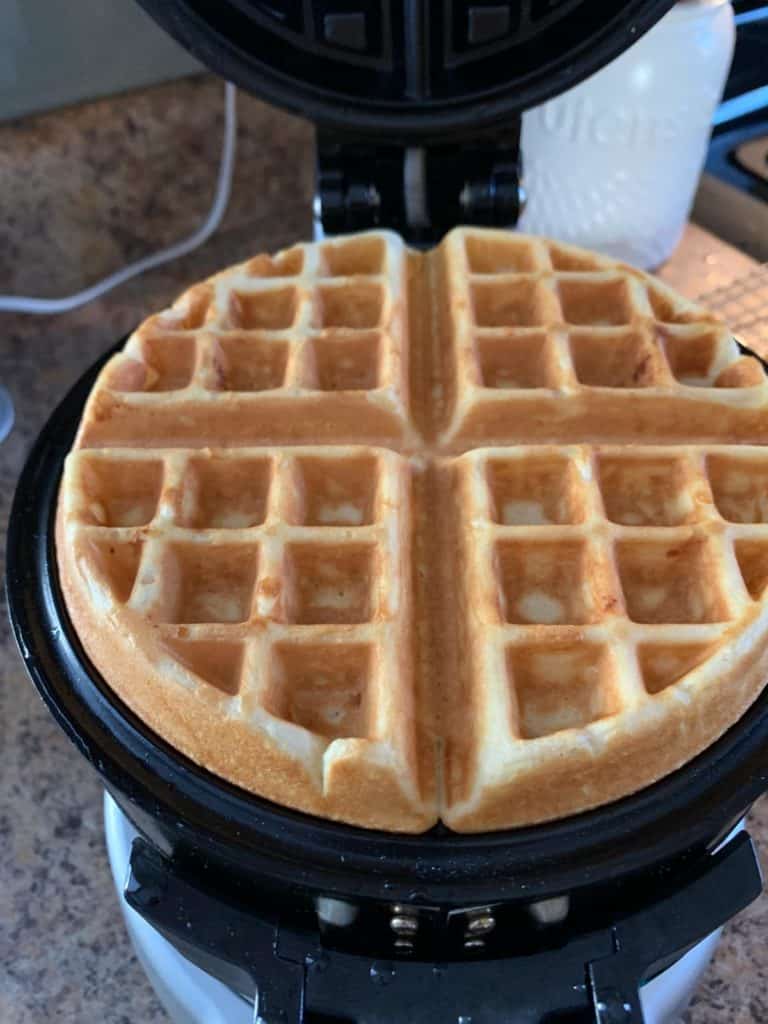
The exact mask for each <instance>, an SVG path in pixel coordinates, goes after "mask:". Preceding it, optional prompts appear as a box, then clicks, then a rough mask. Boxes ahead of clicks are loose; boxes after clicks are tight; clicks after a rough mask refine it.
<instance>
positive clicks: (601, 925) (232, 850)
mask: <svg viewBox="0 0 768 1024" xmlns="http://www.w3.org/2000/svg"><path fill="white" fill-rule="evenodd" d="M142 3H143V4H144V6H145V7H146V8H147V9H148V10H149V11H150V13H152V14H153V15H154V16H155V17H156V18H157V19H158V20H159V21H160V22H161V23H162V24H164V25H165V26H166V27H167V28H168V29H169V30H170V31H171V32H172V33H173V34H174V35H175V36H176V37H177V38H178V39H179V40H180V41H182V42H183V43H184V44H185V45H187V46H188V47H189V48H190V49H191V50H193V52H195V53H196V54H197V55H198V56H199V57H201V58H202V59H203V60H204V61H206V62H207V63H208V64H209V65H210V66H211V67H213V68H215V69H216V70H218V71H220V72H221V73H223V74H224V75H226V76H227V77H228V78H231V79H233V80H235V81H236V82H238V83H239V84H241V85H243V86H245V87H246V88H248V89H250V90H251V91H254V92H256V93H258V94H259V95H261V96H263V97H265V98H267V99H269V100H272V101H274V102H277V103H280V104H282V105H284V106H286V107H289V108H290V109H292V110H294V111H299V112H302V113H305V114H308V115H309V116H311V117H312V118H313V120H315V121H316V122H317V124H318V146H317V153H318V158H317V198H316V213H317V217H318V219H319V221H320V225H321V227H322V229H323V230H324V231H326V232H329V233H336V232H339V231H345V230H360V229H363V228H366V227H374V226H387V227H395V228H396V229H398V230H400V232H401V233H402V234H403V235H404V236H405V237H406V238H407V240H408V241H409V242H410V243H411V244H429V243H430V242H432V241H434V240H436V239H438V238H439V237H441V235H442V234H443V232H444V231H445V230H447V229H448V228H450V227H451V226H453V225H454V224H455V223H458V222H464V223H467V222H469V223H473V224H489V225H495V226H501V225H511V224H514V222H515V221H516V219H517V215H518V213H519V209H520V204H521V199H522V185H521V175H520V166H521V163H520V153H519V145H518V143H519V124H520V121H519V118H520V112H521V111H522V109H524V108H525V107H526V106H530V105H531V104H533V103H536V102H540V101H542V100H543V99H545V98H546V97H547V96H549V95H551V94H553V93H555V92H558V91H560V90H562V89H563V88H565V87H566V86H568V85H571V84H573V83H575V82H576V81H578V80H579V79H580V78H582V77H584V76H585V75H587V74H589V73H590V72H592V71H594V70H596V69H597V68H598V67H599V66H600V65H601V64H603V63H605V62H606V61H607V60H609V59H610V58H611V57H612V56H614V55H615V54H617V53H619V52H620V51H621V50H622V49H623V48H625V47H626V46H627V45H629V44H630V43H631V42H632V41H633V39H635V38H636V37H637V35H638V34H639V33H640V32H642V31H643V30H644V29H646V28H648V27H649V26H650V25H651V24H652V23H653V22H654V20H656V19H657V18H658V17H659V16H660V15H661V14H662V13H663V11H664V10H665V9H666V8H667V7H669V6H670V4H669V2H668V0H666V2H639V0H638V2H629V3H626V4H624V5H623V6H622V7H621V8H619V7H618V6H617V7H616V8H615V9H613V10H612V12H611V13H610V14H606V12H605V7H604V5H601V4H598V3H597V2H596V0H593V2H590V0H561V2H559V3H557V2H555V0H526V2H523V3H518V4H509V5H507V4H493V5H488V4H482V5H480V4H478V5H472V4H464V5H462V4H457V3H453V2H451V3H446V4H444V5H443V4H438V5H434V7H430V5H429V4H428V3H427V2H426V0H422V2H406V3H402V4H400V3H392V4H381V5H368V6H365V7H364V8H363V7H361V6H360V5H355V4H354V3H349V2H346V0H338V2H330V0H329V2H328V3H325V4H308V3H304V4H302V3H300V2H299V0H287V2H282V3H278V0H269V2H260V0H256V2H254V0H218V2H214V0H167V2H162V3H161V2H154V0H152V2H150V0H142ZM510 75H511V76H512V77H510ZM414 168H416V171H417V173H414ZM108 355H111V352H110V353H108V354H107V356H108ZM107 356H105V357H104V359H106V358H107ZM103 362H104V360H102V361H100V362H99V363H98V364H97V365H95V366H93V367H92V368H91V370H89V371H88V372H87V373H86V374H85V375H84V376H83V377H82V378H81V379H80V380H79V381H78V382H77V384H76V385H75V386H74V388H73V389H72V390H71V391H70V393H69V394H68V395H67V396H66V397H65V398H64V399H63V401H62V403H61V404H60V405H59V407H58V408H57V409H56V410H55V411H54V412H53V414H52V415H51V417H50V419H49V421H48V423H47V424H46V426H45V427H44V429H43V431H42V433H41V435H40V437H39V438H38V441H37V443H36V445H35V446H34V448H33V450H32V452H31V453H30V456H29V459H28V462H27V464H26V467H25V469H24V471H23V473H22V476H21V479H20V481H19V485H18V489H17V493H16V497H15V501H14V505H13V509H12V513H11V521H10V525H9V534H8V558H7V589H8V600H9V606H10V611H11V617H12V621H13V627H14V630H15V635H16V638H17V642H18V645H19V648H20V650H21V653H22V656H23V658H24V661H25V664H26V667H27V670H28V672H29V674H30V676H31V678H32V680H33V682H34V684H35V685H36V687H37V688H38V690H39V692H40V693H41V695H42V697H43V698H44V700H45V701H46V703H47V704H48V706H49V708H50V710H51V712H52V713H53V715H54V717H55V718H56V720H57V721H58V723H59V724H60V726H61V727H62V728H63V729H64V730H65V732H66V733H67V734H68V735H69V736H70V738H71V739H72V740H73V741H74V743H75V744H76V746H77V747H78V748H79V750H80V751H81V753H83V754H84V755H85V756H86V757H87V758H88V760H89V761H90V762H91V763H92V764H93V765H94V766H95V767H96V769H97V770H98V771H99V773H100V774H101V776H102V778H103V781H104V784H105V786H106V788H107V790H108V792H109V793H110V795H111V796H112V798H113V799H114V800H115V801H116V803H117V805H118V806H119V807H120V809H121V810H122V811H123V813H124V814H125V815H126V816H127V818H128V819H129V821H130V822H131V824H132V825H133V827H134V828H135V829H136V831H137V833H138V835H137V838H135V839H134V841H133V846H132V850H131V857H130V869H129V874H128V878H127V881H126V885H125V890H124V896H125V899H126V901H127V903H128V904H129V906H130V907H132V908H133V909H134V910H136V911H138V912H139V913H140V914H141V915H142V917H143V918H144V919H145V920H146V921H147V922H148V923H149V924H150V925H151V926H152V927H153V928H155V929H156V930H157V931H158V932H159V933H160V934H161V935H163V936H164V937H165V938H166V939H168V940H169V941H170V942H171V943H172V944H173V946H175V947H176V949H178V950H179V951H180V952H181V953H182V954H183V955H184V956H186V957H187V958H189V959H190V960H191V961H192V962H193V963H195V964H197V965H198V966H200V967H201V968H203V969H204V970H205V971H206V972H208V973H209V974H210V975H212V976H213V977H215V978H218V979H219V980H221V981H223V982H224V983H225V984H226V985H228V986H229V987H231V988H232V989H234V990H235V991H237V992H239V993H241V994H242V995H243V996H244V997H245V998H248V999H250V1000H251V1001H253V1002H254V1011H253V1012H254V1021H257V1022H264V1024H277V1022H284V1024H302V1022H304V1024H352V1022H359V1024H400V1022H419V1024H423V1022H428V1021H433V1020H434V1021H440V1022H443V1021H451V1022H453V1021H456V1022H457V1024H491V1022H493V1024H496V1022H499V1021H514V1022H518V1021H519V1022H521V1024H528V1022H530V1024H539V1022H541V1024H586V1022H597V1024H642V1021H643V1012H642V1008H641V1005H640V999H639V994H638V993H639V987H640V986H641V984H642V983H643V982H644V981H645V980H647V979H648V978H651V977H653V976H654V975H656V974H657V973H659V972H660V971H663V970H664V969H665V968H666V967H668V966H669V965H670V964H672V963H674V962H676V961H677V960H678V959H679V958H680V957H681V956H682V955H683V954H684V953H685V952H686V951H687V950H689V949H690V948H691V947H693V946H694V945H695V944H696V943H697V942H699V941H700V940H701V939H702V938H703V937H704V936H706V935H708V934H710V933H711V932H712V931H713V930H715V929H716V928H717V927H719V926H720V925H721V924H722V923H723V922H724V921H726V920H727V919H729V918H730V917H732V916H733V915H734V914H735V913H737V912H738V911H739V910H740V909H742V908H743V907H745V906H746V905H747V904H748V903H750V902H751V901H752V900H753V899H755V898H756V897H757V896H758V894H759V893H760V891H761V887H762V882H761V877H760V871H759V867H758V864H757V859H756V855H755V851H754V848H753V846H752V842H751V840H750V838H749V836H748V835H747V834H746V833H745V832H740V833H738V834H736V835H735V837H732V838H730V839H728V841H727V842H725V843H723V840H724V839H725V837H726V836H728V835H729V833H730V831H731V829H732V828H733V826H734V824H735V823H736V822H738V821H739V820H740V818H741V817H742V816H743V815H744V813H745V812H746V810H747V809H748V808H749V806H750V805H751V804H752V802H753V801H754V800H755V799H756V798H757V797H758V796H759V795H760V794H761V793H763V792H764V791H765V790H766V789H768V691H766V692H765V693H763V694H762V695H761V697H760V698H759V699H758V700H757V701H756V703H755V704H754V705H753V706H752V708H751V709H750V710H749V711H748V712H747V714H746V715H745V716H744V717H743V718H742V719H741V720H740V721H739V722H738V723H737V724H736V725H735V726H734V727H733V728H732V729H731V730H729V732H728V733H726V734H725V735H724V736H723V737H722V738H721V739H720V740H719V741H718V742H717V743H715V744H713V745H712V746H711V747H710V748H709V749H708V750H706V751H705V752H704V753H703V754H701V755H700V756H699V757H698V758H696V759H695V760H693V761H691V762H690V763H688V764H687V765H685V766H684V767H683V768H681V769H680V770H679V771H677V772H675V773H674V774H672V775H670V776H668V777H667V778H665V779H663V780H662V781H661V782H659V783H657V784H655V785H654V786H651V787H648V788H647V789H645V790H642V791H641V792H640V793H637V794H635V795H633V796H631V797H628V798H626V799H623V800H620V801H617V802H615V803H613V804H610V805H607V806H605V807H602V808H599V809H598V810H595V811H590V812H587V813H584V814H580V815H577V816H573V817H571V818H567V819H564V820H561V821H558V822H554V823H551V824H546V825H538V826H535V827H530V828H523V829H516V830H512V831H507V832H496V833H489V834H479V835H457V834H454V833H450V832H448V831H447V830H445V829H444V828H442V827H440V826H438V827H436V828H434V829H433V830H432V831H430V832H429V833H426V834H424V835H419V836H400V835H394V834H389V833H380V832H373V831H366V830H362V829H357V828H354V827H352V826H347V825H340V824H335V823H332V822H328V821H324V820H320V819H316V818H313V817H311V816H309V815H304V814H300V813H297V812H293V811H290V810H287V809H285V808H281V807H278V806H276V805H274V804H271V803H269V802H267V801H265V800H262V799H260V798H258V797H256V796H254V795H251V794H249V793H246V792H244V791H242V790H240V789H238V788H237V787H234V786H232V785H230V784H228V783H226V782H224V781H222V780H220V779H218V778H217V777H215V776H213V775H210V774H208V773H207V772H205V771H204V770H203V769H201V768H199V767H198V766H196V765H195V764H193V763H192V762H190V761H188V760H187V759H186V758H185V757H184V756H183V755H181V754H180V753H178V752H177V751H175V750H174V749H173V748H171V747H170V746H169V745H167V744H166V743H164V742H163V741H162V740H161V739H160V738H158V737H157V736H155V735H154V734H153V733H152V732H151V731H150V730H149V729H148V728H147V727H146V726H145V725H144V724H143V722H141V721H140V720H139V719H138V718H137V717H136V716H134V715H133V714H132V713H131V712H130V711H129V709H127V708H126V707H125V706H124V705H123V704H122V703H121V702H120V701H119V699H118V698H117V697H116V696H115V695H114V694H113V693H112V692H111V691H110V689H109V688H108V686H107V685H106V683H105V682H104V680H103V679H102V678H101V677H100V676H99V674H98V673H97V672H96V671H95V669H94V668H93V666H92V665H91V664H90V663H89V661H88V658H87V656H86V655H85V653H84V651H83V650H82V648H81V646H80V644H79V642H78V639H77V636H76V634H75V632H74V629H73V627H72V625H71V623H70V621H69V618H68V616H67V612H66V608H65V605H64V602H63V598H62V594H61V591H60V587H59V582H58V576H57V570H56V559H55V551H54V529H53V526H54V516H55V508H56V496H57V491H58V485H59V479H60V475H61V470H62V466H63V461H64V458H65V457H66V454H67V452H68V451H69V449H70V447H71V444H72V442H73V439H74V436H75V432H76V429H77V425H78V422H79V419H80V415H81V412H82V409H83V406H84V403H85V400H86V397H87V395H88V393H89V391H90V389H91V387H92V385H93V383H94V381H95V379H96V375H97V374H98V372H99V370H100V368H101V365H103ZM766 372H768V367H766ZM257 986H258V994H257V996H255V995H254V993H255V990H256V987H257Z"/></svg>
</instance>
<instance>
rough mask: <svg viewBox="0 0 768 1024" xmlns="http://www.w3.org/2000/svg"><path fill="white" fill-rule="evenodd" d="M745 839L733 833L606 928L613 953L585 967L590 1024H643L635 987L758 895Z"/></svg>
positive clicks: (756, 869)
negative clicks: (668, 888)
mask: <svg viewBox="0 0 768 1024" xmlns="http://www.w3.org/2000/svg"><path fill="white" fill-rule="evenodd" d="M762 887H763V879H762V874H761V871H760V864H759V861H758V858H757V854H756V852H755V848H754V844H753V842H752V839H751V837H750V836H749V834H748V833H747V832H745V831H741V832H738V833H737V834H736V835H735V836H734V837H733V839H731V840H730V841H729V842H728V843H727V844H726V845H725V846H723V847H721V849H720V850H718V851H717V853H715V854H714V855H712V856H711V857H707V858H705V859H704V860H703V862H702V863H701V865H700V866H699V867H698V869H697V870H696V871H694V872H693V873H692V874H691V876H690V878H689V879H688V880H687V881H686V882H685V883H684V884H683V885H682V886H680V887H678V888H676V889H675V890H674V891H673V892H671V893H667V894H665V895H662V896H661V897H660V898H659V899H658V900H657V901H655V902H652V903H650V904H647V905H645V906H643V907H642V908H641V909H640V910H638V911H637V912H636V913H634V914H633V915H631V916H630V917H628V918H625V919H623V920H622V921H621V922H620V923H619V924H617V925H615V926H614V927H613V928H612V933H613V934H612V943H613V952H612V953H610V954H609V955H608V956H605V957H601V958H599V959H594V960H592V961H590V962H589V963H588V964H587V983H588V987H589V994H590V999H591V1003H592V1013H593V1019H594V1022H595V1024H643V1022H644V1017H643V1012H642V1008H641V1006H640V995H639V987H640V984H641V983H642V982H643V981H644V980H645V979H646V978H649V977H651V976H653V975H654V974H656V973H658V972H659V971H661V970H664V969H665V968H666V967H668V966H671V964H672V963H673V962H674V961H675V960H677V959H678V958H679V957H680V956H681V955H682V954H684V953H685V952H687V951H688V950H689V949H690V948H691V947H692V946H694V945H695V944H696V943H697V942H700V941H701V940H702V939H704V938H706V936H707V935H710V934H711V933H712V932H714V931H716V930H717V929H718V928H720V927H721V926H722V925H723V924H725V922H726V921H727V920H729V918H731V917H733V916H734V914H737V913H738V912H739V911H740V910H743V909H744V908H745V907H747V906H749V904H750V903H752V901H753V900H755V899H757V897H758V896H759V895H760V893H761V892H762Z"/></svg>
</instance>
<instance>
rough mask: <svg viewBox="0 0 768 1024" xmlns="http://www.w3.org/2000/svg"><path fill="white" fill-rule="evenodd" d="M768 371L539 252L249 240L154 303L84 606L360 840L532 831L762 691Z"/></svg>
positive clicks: (96, 627) (639, 295) (110, 442)
mask: <svg viewBox="0 0 768 1024" xmlns="http://www.w3.org/2000/svg"><path fill="white" fill-rule="evenodd" d="M766 434H768V384H767V383H766V377H765V374H764V372H763V369H762V367H761V365H760V364H759V362H758V361H757V360H755V359H753V358H751V357H749V356H745V355H742V353H741V352H740V350H739V349H738V347H737V346H736V344H735V342H734V341H733V339H732V338H731V336H730V334H729V333H728V331H727V329H726V328H725V327H724V325H722V324H721V323H720V322H719V321H718V320H717V319H716V318H715V317H714V316H712V315H711V314H710V313H708V312H707V311H706V310H704V309H702V308H701V307H699V306H697V305H695V304H693V303H690V302H687V301H686V300H684V299H683V298H681V297H680V296H677V295H676V294H675V293H674V292H671V291H670V290H669V289H667V288H665V287H664V286H663V285H662V284H661V283H660V282H658V281H655V280H654V279H652V278H650V277H648V276H647V275H644V274H642V273H640V272H639V271H636V270H633V269H631V268H629V267H626V266H623V265H620V264H617V263H614V262H612V261H610V260H608V259H605V258H602V257H599V256H597V255H595V254H592V253H588V252H585V251H583V250H579V249H575V248H573V247H570V246H565V245H560V244H557V243H554V242H548V241H546V240H543V239H534V238H527V237H525V236H519V235H509V234H507V233H502V232H494V231H481V230H474V229H461V230H456V231H454V232H452V233H451V234H450V235H449V236H447V238H446V239H445V240H444V242H443V243H442V244H441V245H440V246H439V247H438V248H436V249H435V250H433V251H431V252H430V253H427V254H418V253H414V252H410V251H409V250H407V249H406V248H405V247H404V246H403V244H402V242H401V241H400V240H399V239H398V238H397V237H396V236H394V235H392V234H389V233H387V232H377V233H370V234H367V235H358V236H352V237H349V238H346V239H340V240H337V241H328V242H324V243H318V244H314V245H303V246H296V247H294V248H292V249H289V250H287V251H285V252H283V253H280V254H278V255H277V256H275V257H274V258H271V257H267V256H259V257H256V258H255V259H253V260H251V261H249V262H247V263H245V264H241V265H239V266H237V267H234V268H231V269H230V270H227V271H224V272H223V273H221V274H219V275H217V276H216V277H214V278H212V279H210V280H209V281H206V282H203V283H202V284H200V285H196V286H194V287H193V288H192V289H190V290H189V291H188V292H186V293H185V294H184V295H183V296H182V297H181V298H180V299H179V300H178V301H177V302H176V303H175V304H174V305H173V307H171V309H170V310H167V311H165V312H163V313H160V314H158V315H157V316H154V317H151V318H150V319H149V320H147V321H145V323H144V324H142V326H141V327H140V328H139V329H138V330H137V331H136V332H135V333H134V335H133V336H132V337H131V338H130V339H129V341H128V342H127V343H126V345H125V347H124V349H123V350H122V351H121V352H120V353H119V354H117V355H116V356H114V357H113V358H112V359H111V360H110V362H109V363H108V364H107V365H106V366H105V368H104V369H103V370H102V372H101V375H100V377H99V379H98V380H97V382H96V385H95V387H94V389H93V391H92V393H91V396H90V398H89V400H88V403H87V405H86V409H85V411H84V414H83V419H82V422H81V426H80V429H79V432H78V435H77V439H76V443H75V447H74V450H73V451H72V452H71V453H70V455H69V456H68V458H67V461H66V466H65V471H64V477H63V482H62V487H61V491H60V498H59V506H58V514H57V557H58V566H59V574H60V580H61V584H62V590H63V593H64V597H65V600H66V603H67V607H68V610H69V612H70V616H71V618H72V621H73V624H74V626H75V628H76V630H77V632H78V634H79V637H80V639H81V641H82V643H83V646H84V648H85V651H86V652H87V654H88V655H89V657H90V659H91V660H92V662H93V664H94V665H95V667H96V668H97V669H98V670H99V672H100V673H101V675H102V676H103V677H104V679H105V680H106V682H107V683H108V684H109V686H110V687H111V688H112V689H113V690H114V692H115V693H116V694H117V696H118V697H120V698H121V699H122V700H123V701H124V702H125V703H126V704H127V705H128V706H129V707H130V708H131V709H132V710H133V711H134V712H135V713H136V714H138V715H139V716H140V717H141V718H142V719H144V721H145V722H146V723H147V724H148V725H149V726H150V727H151V728H152V729H154V730H155V732H157V733H158V734H159V735H160V736H161V737H162V738H164V739H165V740H167V741H168V742H170V743H171V744H172V745H173V746H175V747H176V748H177V749H179V750H180V751H182V752H183V753H184V754H186V755H187V756H188V757H190V758H191V759H192V760H193V761H195V762H196V763H197V764H199V765H201V766H203V767H205V768H207V769H208V770H210V771H212V772H214V773H216V774H217V775H219V776H221V777H222V778H224V779H226V780H228V781H229V782H233V783H235V784H237V785H239V786H241V787H243V788H245V789H247V790H250V791H251V792H253V793H256V794H258V795H261V796H264V797H267V798H269V799H271V800H274V801H276V802H278V803H281V804H283V805H287V806H290V807H293V808H297V809H299V810H302V811H306V812H309V813H313V814H317V815H322V816H324V817H328V818H333V819H336V820H341V821H346V822H350V823H353V824H357V825H362V826H365V827H369V828H382V829H388V830H393V831H407V832H419V831H423V830H426V829H428V828H429V827H430V826H431V825H433V824H434V823H435V822H436V821H437V820H440V819H441V820H443V821H444V822H445V823H446V824H447V825H448V826H449V827H450V828H453V829H456V830H458V831H468V832H471V831H480V830H487V829H498V828H504V827H511V826H518V825H525V824H533V823H536V822H541V821H546V820H551V819H553V818H557V817H562V816H565V815H569V814H573V813H576V812H578V811H581V810H584V809H586V808H589V807H594V806H598V805H600V804H603V803H606V802H608V801H610V800H613V799H616V798H618V797H620V796H623V795H626V794H629V793H632V792H634V791H636V790H638V789H640V788H641V787H643V786H645V785H648V784H649V783H651V782H653V781H655V780H657V779H659V778H661V777H662V776H663V775H665V774H667V773H669V772H671V771H673V770H674V769H676V768H677V767H679V766H680V765H682V764H683V763H685V762H686V761H687V760H689V759H690V758H691V757H693V756H694V755H695V754H697V753H698V752H700V751H701V750H703V749H704V748H705V747H706V746H708V745H709V744H710V743H711V742H713V741H714V740H715V739H716V738H717V737H718V736H720V735H721V734H722V733H723V732H724V731H725V729H727V728H728V727H729V726H730V725H731V724H733V723H734V722H735V721H736V720H737V719H738V718H739V716H740V715H741V714H742V713H743V712H744V710H745V709H746V708H747V707H748V706H749V704H750V703H751V702H752V701H753V700H754V699H755V697H756V696H757V695H758V694H759V692H760V690H761V688H762V686H763V684H764V682H765V680H766V678H768V644H767V643H766V633H767V632H768V608H767V607H766V602H765V600H764V595H765V594H766V583H768V448H766V447H762V445H763V444H764V443H765V441H766Z"/></svg>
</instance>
